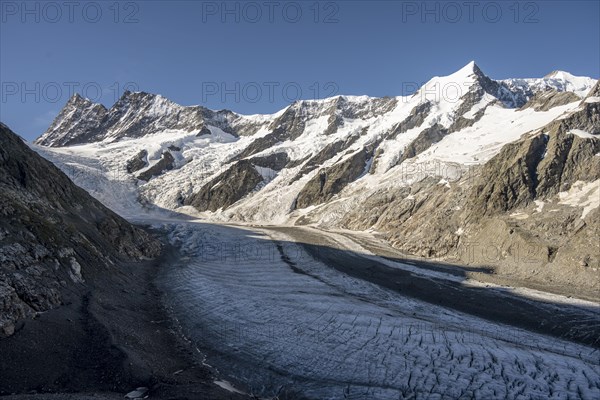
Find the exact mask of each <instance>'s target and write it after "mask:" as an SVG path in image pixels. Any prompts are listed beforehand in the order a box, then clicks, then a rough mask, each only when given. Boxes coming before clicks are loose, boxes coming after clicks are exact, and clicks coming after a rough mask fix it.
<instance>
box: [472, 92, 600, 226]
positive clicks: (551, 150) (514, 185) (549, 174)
mask: <svg viewBox="0 0 600 400" xmlns="http://www.w3.org/2000/svg"><path fill="white" fill-rule="evenodd" d="M598 104H599V103H583V105H581V106H580V109H579V110H578V111H575V112H573V113H571V114H570V115H568V116H566V117H563V118H561V119H558V120H556V121H553V122H552V123H550V124H549V125H547V126H546V127H545V128H544V129H542V130H541V132H543V133H538V134H535V135H534V136H533V137H526V138H524V139H523V140H521V141H517V142H515V143H509V144H507V145H505V146H504V147H503V148H502V150H501V151H500V153H499V154H498V155H496V156H495V157H494V158H492V159H491V160H490V161H489V162H488V163H487V164H486V165H485V166H484V167H483V170H482V173H481V178H480V183H479V184H478V185H476V186H475V187H474V190H473V193H472V194H471V205H472V206H473V207H474V209H475V210H477V212H475V213H474V215H479V214H480V212H481V214H482V215H486V214H489V213H495V212H498V211H508V210H511V209H513V208H515V207H518V206H525V205H527V204H529V203H530V202H532V201H533V200H535V199H536V198H540V199H543V198H545V197H548V196H551V195H555V194H557V193H558V192H562V191H566V190H568V189H569V188H570V187H571V185H572V184H573V183H575V182H576V181H594V180H596V179H598V178H600V158H599V157H598V156H596V154H598V153H599V152H600V138H596V137H580V136H578V135H577V134H576V133H572V130H574V129H579V130H582V131H586V132H587V131H591V132H594V133H595V132H599V131H600V117H599V116H598V111H600V110H598ZM599 133H600V132H599ZM482 200H483V201H482Z"/></svg>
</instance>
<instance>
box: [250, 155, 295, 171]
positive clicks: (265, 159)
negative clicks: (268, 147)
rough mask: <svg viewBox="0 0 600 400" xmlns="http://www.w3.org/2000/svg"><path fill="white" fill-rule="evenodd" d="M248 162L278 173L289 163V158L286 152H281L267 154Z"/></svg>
mask: <svg viewBox="0 0 600 400" xmlns="http://www.w3.org/2000/svg"><path fill="white" fill-rule="evenodd" d="M249 161H250V162H251V163H252V164H254V165H256V166H257V167H263V168H270V169H272V170H275V171H280V170H282V169H283V168H285V167H286V165H287V164H288V163H289V161H290V158H289V157H288V155H287V153H286V152H281V153H273V154H269V155H267V156H258V157H252V158H251V159H250V160H249Z"/></svg>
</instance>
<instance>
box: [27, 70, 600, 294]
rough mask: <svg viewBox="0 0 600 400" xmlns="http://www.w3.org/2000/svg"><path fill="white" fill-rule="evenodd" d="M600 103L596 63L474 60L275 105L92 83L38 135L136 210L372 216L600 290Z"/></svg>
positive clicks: (524, 272)
mask: <svg viewBox="0 0 600 400" xmlns="http://www.w3.org/2000/svg"><path fill="white" fill-rule="evenodd" d="M599 102H600V86H599V84H598V82H597V81H596V80H595V79H592V78H586V77H577V76H573V75H571V74H569V73H567V72H563V71H555V72H552V73H551V74H548V75H547V76H545V77H543V78H536V79H506V80H494V79H491V78H489V77H488V76H486V75H485V74H484V73H483V72H482V71H481V69H480V68H479V67H478V66H477V65H476V64H475V63H474V62H470V63H468V64H467V65H466V66H464V67H463V68H461V69H460V70H458V71H457V72H455V73H453V74H451V75H448V76H444V77H434V78H432V79H431V80H430V81H428V82H427V83H425V84H424V85H423V86H422V87H421V88H420V89H419V90H417V91H416V92H415V93H413V94H411V95H408V96H398V97H384V98H374V97H368V96H336V97H332V98H327V99H322V100H302V101H296V102H294V103H293V104H291V105H289V106H288V107H286V108H284V109H283V110H281V111H279V112H277V113H275V114H269V115H241V114H237V113H235V112H233V111H229V110H219V111H213V110H209V109H207V108H205V107H202V106H181V105H178V104H176V103H174V102H172V101H170V100H168V99H166V98H164V97H162V96H160V95H156V94H150V93H145V92H125V93H124V94H123V95H122V97H121V98H120V99H119V100H118V101H117V102H116V103H115V104H114V105H113V106H112V107H111V108H109V109H107V108H106V107H104V106H103V105H102V104H97V103H93V102H91V101H90V100H88V99H85V98H83V97H81V96H79V95H77V94H76V95H74V96H73V97H72V98H71V99H70V100H69V101H68V102H67V104H66V105H65V107H64V108H63V109H62V111H61V112H60V113H59V114H58V116H57V117H56V119H55V120H54V122H53V123H52V124H51V126H50V127H49V128H48V130H47V131H46V132H45V133H44V134H43V135H42V136H40V137H39V138H38V139H37V140H36V141H35V143H34V144H33V145H32V147H33V149H34V150H36V151H37V152H38V153H39V154H41V155H42V156H44V157H46V158H47V159H49V160H51V161H52V162H53V163H54V164H55V165H57V166H58V167H59V168H61V169H62V170H63V171H64V172H65V173H66V174H67V175H68V176H69V177H71V179H73V181H74V182H75V183H76V184H78V185H79V186H81V187H83V188H84V189H86V190H87V191H88V192H90V193H91V194H92V195H93V196H94V197H96V198H97V199H99V200H100V201H101V202H103V203H104V204H105V205H106V206H108V207H109V208H110V209H112V210H114V211H116V212H117V213H119V214H121V215H122V216H124V217H132V218H134V217H135V216H136V215H140V214H142V213H147V212H158V211H159V210H160V209H166V210H170V211H174V212H178V213H184V214H191V215H195V216H200V217H202V218H205V219H207V220H211V221H220V222H236V223H249V224H263V225H265V224H273V225H286V224H290V225H313V226H317V227H320V228H322V229H329V230H338V229H342V230H343V229H349V230H354V231H368V232H369V233H371V234H374V235H378V236H380V237H382V238H384V239H385V240H387V241H388V242H389V243H391V244H392V245H393V246H394V247H396V248H397V249H399V250H401V251H402V252H403V253H404V254H406V255H407V257H413V258H425V259H429V260H431V259H434V260H437V261H440V262H442V261H443V262H447V263H453V264H460V265H463V266H467V267H474V268H475V267H481V266H485V267H490V268H492V269H493V271H494V273H493V276H496V277H497V279H499V280H501V279H502V277H511V278H513V279H519V280H522V281H523V282H525V283H524V284H525V285H527V286H533V287H540V288H544V289H547V290H552V288H553V287H557V286H561V287H564V286H565V285H572V286H573V287H576V288H577V290H578V291H579V292H580V293H582V294H583V295H584V296H589V297H595V294H594V293H596V294H597V290H598V289H599V288H600V286H599V283H598V282H600V280H599V279H598V274H599V273H600V272H599V268H600V266H599V263H600V248H599V245H598V242H597V238H598V237H599V223H598V216H599V211H598V206H599V203H600V180H599V179H600V136H599V135H600V110H599V107H600V103H599Z"/></svg>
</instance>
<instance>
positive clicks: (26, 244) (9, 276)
mask: <svg viewBox="0 0 600 400" xmlns="http://www.w3.org/2000/svg"><path fill="white" fill-rule="evenodd" d="M0 216H1V218H0V336H7V335H11V334H13V332H14V330H15V324H16V322H17V321H18V320H19V319H22V318H28V317H32V316H34V315H35V314H36V313H38V312H43V311H46V310H49V309H52V308H55V307H57V306H59V305H60V304H61V303H62V301H63V300H62V299H63V293H65V291H70V292H71V291H78V290H84V286H85V285H86V282H87V281H88V280H90V279H92V280H93V278H94V277H95V276H97V275H98V274H114V273H117V272H118V268H119V267H118V265H119V262H120V261H123V260H135V259H140V258H142V257H154V256H156V255H158V254H159V252H160V248H161V245H160V243H159V242H157V241H156V240H154V239H153V238H152V237H151V236H149V235H148V234H147V233H146V232H144V231H142V230H140V229H138V228H135V227H133V226H132V225H130V224H129V223H128V222H127V221H125V220H124V219H122V218H121V217H119V216H118V215H116V214H115V213H113V212H112V211H110V210H109V209H107V208H106V207H104V206H103V205H102V204H100V203H99V202H98V201H96V200H95V199H93V198H92V197H91V196H90V195H89V194H88V193H87V192H86V191H85V190H83V189H81V188H79V187H77V186H75V185H74V184H73V183H72V182H71V181H70V180H69V178H67V176H66V175H64V174H63V173H62V172H61V171H60V170H59V169H58V168H56V167H55V166H54V165H53V164H52V163H50V162H49V161H47V160H45V159H43V158H42V157H40V156H39V155H38V154H37V153H35V152H33V151H32V150H31V149H29V147H27V145H25V143H24V142H23V141H22V140H21V139H20V138H19V137H18V136H17V135H15V134H14V133H13V132H12V131H11V130H10V129H9V128H8V127H6V126H5V125H3V124H0Z"/></svg>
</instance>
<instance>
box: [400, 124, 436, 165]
mask: <svg viewBox="0 0 600 400" xmlns="http://www.w3.org/2000/svg"><path fill="white" fill-rule="evenodd" d="M447 134H448V130H447V129H445V128H444V127H443V126H441V125H439V124H435V125H433V126H431V127H429V128H427V129H425V130H423V132H421V133H419V136H417V138H416V139H415V140H413V141H412V142H411V143H410V144H409V145H408V146H407V147H406V149H405V150H404V153H402V157H401V158H400V160H399V162H398V163H401V162H402V161H404V160H408V159H409V158H413V157H415V156H416V155H418V154H420V153H422V152H423V151H425V150H427V149H428V148H430V147H431V145H432V144H434V143H437V142H439V141H440V140H442V139H443V138H444V136H446V135H447Z"/></svg>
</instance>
